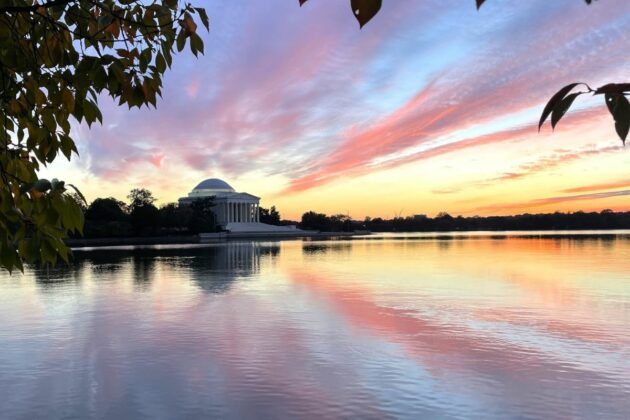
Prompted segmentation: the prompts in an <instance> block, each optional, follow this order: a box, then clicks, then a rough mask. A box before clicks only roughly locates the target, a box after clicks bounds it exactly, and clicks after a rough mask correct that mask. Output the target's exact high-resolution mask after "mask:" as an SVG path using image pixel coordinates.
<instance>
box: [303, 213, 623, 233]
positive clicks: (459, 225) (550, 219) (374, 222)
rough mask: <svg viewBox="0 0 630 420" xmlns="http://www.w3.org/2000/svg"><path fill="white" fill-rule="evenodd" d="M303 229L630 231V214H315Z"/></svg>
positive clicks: (308, 215) (306, 216) (307, 218)
mask: <svg viewBox="0 0 630 420" xmlns="http://www.w3.org/2000/svg"><path fill="white" fill-rule="evenodd" d="M299 227H300V228H302V229H309V230H319V231H329V232H332V231H341V232H343V231H345V232H351V231H357V230H369V231H372V232H434V231H437V232H440V231H442V232H443V231H475V230H496V231H500V230H581V229H582V230H583V229H630V212H613V211H612V210H608V209H607V210H603V211H601V212H589V213H587V212H583V211H578V212H574V213H560V212H555V213H546V214H519V215H515V216H487V217H482V216H472V217H463V216H457V217H453V216H451V215H449V214H448V213H439V214H438V215H437V216H436V217H428V216H426V215H415V216H410V217H395V218H393V219H382V218H380V217H377V218H370V217H366V218H365V220H363V221H357V220H352V219H351V218H350V217H348V216H346V215H333V216H327V215H325V214H323V213H316V212H313V211H309V212H306V213H304V214H303V215H302V221H301V222H300V224H299Z"/></svg>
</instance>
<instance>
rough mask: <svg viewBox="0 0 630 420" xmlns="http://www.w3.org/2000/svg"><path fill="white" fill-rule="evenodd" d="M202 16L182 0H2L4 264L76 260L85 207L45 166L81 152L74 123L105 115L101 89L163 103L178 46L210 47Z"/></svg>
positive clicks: (0, 232)
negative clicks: (74, 242)
mask: <svg viewBox="0 0 630 420" xmlns="http://www.w3.org/2000/svg"><path fill="white" fill-rule="evenodd" d="M197 22H199V23H200V24H202V25H203V26H204V27H205V28H206V29H208V28H209V20H208V16H207V15H206V12H205V10H204V9H202V8H195V7H193V6H192V5H190V4H187V3H186V4H183V3H182V2H180V1H178V0H154V1H149V2H144V1H139V0H51V1H48V2H44V3H37V2H35V1H33V0H10V1H8V0H4V1H3V0H0V199H1V203H0V250H1V252H0V266H2V267H4V268H7V269H9V270H12V269H13V268H20V269H21V268H22V262H23V261H34V260H36V259H41V260H42V261H44V262H50V263H54V262H55V261H56V256H57V255H59V256H61V257H62V258H63V259H64V260H66V259H67V255H68V252H69V251H68V249H67V248H66V247H65V245H64V244H63V238H64V237H66V235H67V234H68V233H69V232H71V231H73V230H79V231H80V230H81V228H82V226H83V216H82V214H80V212H79V211H77V209H79V208H80V206H78V204H77V200H76V199H71V198H69V197H70V196H69V195H68V194H67V192H66V186H65V185H64V183H63V182H61V181H57V180H53V181H47V180H42V179H38V175H37V173H38V171H39V170H40V168H41V167H42V166H46V165H48V164H49V163H51V162H53V161H54V160H55V159H56V158H57V157H58V156H59V155H60V154H62V155H63V156H65V157H66V158H67V159H70V158H71V157H72V155H73V154H77V153H78V151H77V147H76V144H75V142H74V140H73V136H72V130H71V122H72V121H73V120H74V121H75V122H76V123H86V124H87V125H88V126H91V125H92V124H93V123H94V122H97V121H98V122H102V120H103V116H102V114H101V111H100V109H99V106H98V99H99V97H100V96H101V95H104V94H106V95H109V96H111V97H112V98H114V99H115V100H116V101H117V102H118V103H119V104H120V105H123V104H125V105H127V106H129V107H130V108H131V107H142V106H154V107H155V106H156V104H157V98H158V97H160V96H161V93H162V77H163V75H164V73H165V72H166V71H167V69H169V68H170V67H171V66H172V63H173V54H174V53H175V51H182V50H183V49H184V48H185V46H186V45H188V46H189V48H190V50H191V51H192V52H193V54H195V55H197V54H199V53H203V49H204V47H203V42H202V40H201V38H200V36H199V35H198V33H197V27H198V26H197Z"/></svg>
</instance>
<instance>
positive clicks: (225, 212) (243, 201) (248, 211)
mask: <svg viewBox="0 0 630 420" xmlns="http://www.w3.org/2000/svg"><path fill="white" fill-rule="evenodd" d="M209 197H214V203H215V207H213V208H212V211H213V212H214V214H215V216H216V218H217V224H219V225H220V226H221V227H223V228H224V229H225V228H226V227H227V226H228V225H229V224H230V223H257V222H258V221H259V215H258V207H259V203H260V197H256V196H255V195H251V194H248V193H244V192H240V193H239V192H236V191H234V188H232V187H231V186H230V184H228V183H227V182H225V181H223V180H221V179H217V178H210V179H206V180H205V181H201V182H200V183H199V184H198V185H197V186H196V187H195V188H193V190H192V191H191V192H189V193H188V196H187V197H182V198H180V199H179V204H190V203H192V202H193V201H195V200H199V199H203V198H209Z"/></svg>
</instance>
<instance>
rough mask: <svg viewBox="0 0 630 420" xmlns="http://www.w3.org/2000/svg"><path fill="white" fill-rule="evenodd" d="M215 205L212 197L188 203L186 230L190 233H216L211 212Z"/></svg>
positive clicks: (214, 218)
mask: <svg viewBox="0 0 630 420" xmlns="http://www.w3.org/2000/svg"><path fill="white" fill-rule="evenodd" d="M215 205H216V204H215V202H214V197H206V198H199V199H197V200H194V201H193V202H192V203H190V205H189V207H190V210H191V216H190V221H189V223H188V230H189V231H190V232H191V233H202V232H216V230H217V222H216V216H215V214H214V211H212V208H213V207H214V206H215Z"/></svg>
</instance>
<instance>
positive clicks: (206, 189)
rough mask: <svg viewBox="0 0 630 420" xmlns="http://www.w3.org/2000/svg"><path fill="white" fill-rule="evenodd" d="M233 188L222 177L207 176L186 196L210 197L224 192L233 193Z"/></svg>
mask: <svg viewBox="0 0 630 420" xmlns="http://www.w3.org/2000/svg"><path fill="white" fill-rule="evenodd" d="M233 192H235V191H234V188H232V187H231V186H230V184H228V183H227V182H225V181H223V180H222V179H217V178H208V179H206V180H203V181H201V182H200V183H199V184H197V186H196V187H195V188H193V190H192V191H191V192H190V193H189V194H188V197H191V198H200V197H212V196H216V195H221V194H224V193H233Z"/></svg>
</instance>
